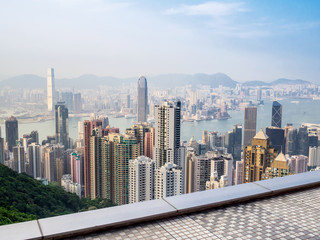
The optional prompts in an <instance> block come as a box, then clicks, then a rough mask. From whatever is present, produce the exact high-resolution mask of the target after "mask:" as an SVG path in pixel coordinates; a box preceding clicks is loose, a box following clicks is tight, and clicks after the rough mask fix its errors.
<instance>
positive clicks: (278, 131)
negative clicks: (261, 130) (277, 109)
mask: <svg viewBox="0 0 320 240" xmlns="http://www.w3.org/2000/svg"><path fill="white" fill-rule="evenodd" d="M266 134H267V136H268V137H269V139H270V142H271V145H272V146H273V148H274V149H275V150H277V152H278V153H279V152H281V151H282V152H284V151H285V140H284V129H282V128H279V127H267V128H266Z"/></svg>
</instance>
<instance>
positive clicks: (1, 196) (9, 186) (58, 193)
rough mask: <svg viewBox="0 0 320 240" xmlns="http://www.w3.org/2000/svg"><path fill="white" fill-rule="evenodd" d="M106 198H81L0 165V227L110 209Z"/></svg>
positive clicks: (110, 204) (109, 203)
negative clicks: (105, 208) (99, 209)
mask: <svg viewBox="0 0 320 240" xmlns="http://www.w3.org/2000/svg"><path fill="white" fill-rule="evenodd" d="M110 206H112V203H111V202H110V201H109V200H106V199H95V200H89V199H85V198H82V199H80V198H79V197H78V196H77V195H76V194H71V193H67V192H65V191H64V190H63V189H62V188H61V187H59V186H54V185H51V184H49V185H47V186H46V185H43V184H42V183H41V182H40V181H37V180H35V179H33V178H31V177H29V176H27V175H25V174H18V173H16V172H14V171H13V170H11V169H9V168H7V167H6V166H4V165H2V164H0V225H3V224H9V223H16V222H22V221H28V220H33V219H38V218H45V217H51V216H57V215H63V214H68V213H74V212H79V211H86V210H92V209H97V208H104V207H110Z"/></svg>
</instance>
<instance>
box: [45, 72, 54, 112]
mask: <svg viewBox="0 0 320 240" xmlns="http://www.w3.org/2000/svg"><path fill="white" fill-rule="evenodd" d="M47 101H48V111H50V112H51V111H52V110H53V109H54V104H55V85H54V69H53V68H48V72H47Z"/></svg>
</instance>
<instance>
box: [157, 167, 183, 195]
mask: <svg viewBox="0 0 320 240" xmlns="http://www.w3.org/2000/svg"><path fill="white" fill-rule="evenodd" d="M180 194H183V177H182V172H181V169H180V168H179V167H178V166H177V165H176V164H173V163H166V164H165V165H163V166H162V167H161V168H158V169H157V170H156V171H155V188H154V198H155V199H159V198H165V197H170V196H175V195H180Z"/></svg>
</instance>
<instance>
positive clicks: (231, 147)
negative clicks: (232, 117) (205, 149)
mask: <svg viewBox="0 0 320 240" xmlns="http://www.w3.org/2000/svg"><path fill="white" fill-rule="evenodd" d="M225 147H226V148H227V152H228V153H230V154H232V156H233V160H234V162H233V165H234V168H235V166H236V161H240V160H241V147H242V126H241V124H236V125H233V127H232V131H229V132H227V133H226V134H225Z"/></svg>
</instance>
